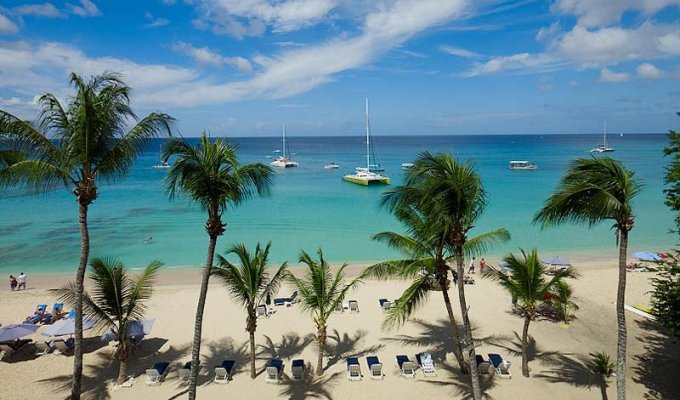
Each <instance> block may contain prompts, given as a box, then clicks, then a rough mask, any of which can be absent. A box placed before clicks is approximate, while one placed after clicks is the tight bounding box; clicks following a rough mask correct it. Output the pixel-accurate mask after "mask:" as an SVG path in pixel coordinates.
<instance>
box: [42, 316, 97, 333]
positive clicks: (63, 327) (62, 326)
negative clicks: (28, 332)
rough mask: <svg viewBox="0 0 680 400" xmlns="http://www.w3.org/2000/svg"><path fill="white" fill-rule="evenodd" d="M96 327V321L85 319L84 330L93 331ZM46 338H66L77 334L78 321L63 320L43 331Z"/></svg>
mask: <svg viewBox="0 0 680 400" xmlns="http://www.w3.org/2000/svg"><path fill="white" fill-rule="evenodd" d="M93 326H94V320H93V319H90V318H83V330H87V329H91V328H92V327H93ZM40 333H42V334H43V335H45V336H66V335H73V334H75V333H76V320H74V319H62V320H59V321H57V322H55V323H54V324H52V325H50V326H48V327H46V328H45V329H43V330H42V332H40Z"/></svg>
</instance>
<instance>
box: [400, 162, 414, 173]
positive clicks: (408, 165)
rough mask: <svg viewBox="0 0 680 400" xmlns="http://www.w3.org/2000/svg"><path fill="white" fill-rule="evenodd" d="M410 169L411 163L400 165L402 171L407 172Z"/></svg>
mask: <svg viewBox="0 0 680 400" xmlns="http://www.w3.org/2000/svg"><path fill="white" fill-rule="evenodd" d="M411 168H413V163H410V162H405V163H401V169H403V170H404V171H408V170H409V169H411Z"/></svg>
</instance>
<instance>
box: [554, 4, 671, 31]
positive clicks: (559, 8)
mask: <svg viewBox="0 0 680 400" xmlns="http://www.w3.org/2000/svg"><path fill="white" fill-rule="evenodd" d="M671 5H680V0H557V1H555V3H553V5H552V7H551V9H552V10H553V11H554V12H557V13H564V14H571V15H575V16H576V17H578V22H577V24H578V25H579V26H582V27H586V28H593V27H600V26H609V25H612V24H615V23H618V22H619V21H620V20H621V16H622V15H623V14H624V13H625V12H626V11H629V10H634V11H638V12H641V13H643V14H645V15H647V16H650V15H654V14H656V13H657V12H658V11H660V10H662V9H664V8H666V7H668V6H671Z"/></svg>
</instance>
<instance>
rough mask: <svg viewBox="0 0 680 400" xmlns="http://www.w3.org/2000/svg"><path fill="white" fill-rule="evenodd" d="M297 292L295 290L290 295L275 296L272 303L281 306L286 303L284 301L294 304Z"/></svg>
mask: <svg viewBox="0 0 680 400" xmlns="http://www.w3.org/2000/svg"><path fill="white" fill-rule="evenodd" d="M297 294H298V292H297V290H296V291H295V292H293V294H291V295H290V297H277V298H276V299H274V305H275V306H283V305H286V303H288V304H295V303H297Z"/></svg>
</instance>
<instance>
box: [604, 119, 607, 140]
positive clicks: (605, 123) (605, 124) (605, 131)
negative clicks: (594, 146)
mask: <svg viewBox="0 0 680 400" xmlns="http://www.w3.org/2000/svg"><path fill="white" fill-rule="evenodd" d="M604 147H607V120H604Z"/></svg>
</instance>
